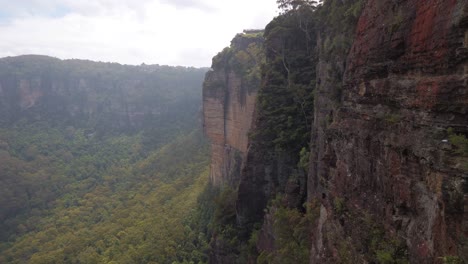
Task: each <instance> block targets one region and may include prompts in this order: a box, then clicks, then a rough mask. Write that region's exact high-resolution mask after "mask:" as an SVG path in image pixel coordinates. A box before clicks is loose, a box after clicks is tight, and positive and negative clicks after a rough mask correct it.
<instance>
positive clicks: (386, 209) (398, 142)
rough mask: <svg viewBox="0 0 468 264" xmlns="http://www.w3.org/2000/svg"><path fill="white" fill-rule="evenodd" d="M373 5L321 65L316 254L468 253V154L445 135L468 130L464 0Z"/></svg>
mask: <svg viewBox="0 0 468 264" xmlns="http://www.w3.org/2000/svg"><path fill="white" fill-rule="evenodd" d="M366 2H367V3H365V5H364V9H363V11H362V14H361V16H360V18H359V21H358V23H357V28H356V31H355V34H351V35H350V39H351V40H352V41H353V43H354V44H353V45H352V47H351V49H350V50H349V54H348V55H347V58H346V57H340V56H338V57H335V58H325V57H322V58H321V62H320V63H319V65H318V79H319V80H321V82H320V83H319V86H318V92H317V95H318V96H317V97H316V99H315V123H314V128H313V131H312V134H313V135H312V143H313V147H312V150H313V155H312V160H311V164H310V168H311V169H310V174H309V199H313V198H317V199H319V200H321V201H322V209H321V213H320V217H319V221H317V224H316V229H315V230H314V232H313V233H314V235H313V236H314V244H313V247H312V250H311V252H312V254H311V263H339V262H344V261H348V260H351V261H358V262H362V261H378V262H380V263H396V261H403V260H404V259H409V261H410V262H411V263H448V262H445V261H447V260H452V261H460V263H461V261H465V262H466V261H468V256H467V255H466V254H467V252H468V248H467V238H468V233H467V231H468V229H467V228H468V226H467V220H466V219H468V218H467V210H466V208H467V203H468V199H467V186H468V185H467V171H466V169H464V168H463V163H466V162H467V159H466V158H460V157H457V155H455V154H454V153H455V152H454V148H456V146H455V145H453V144H451V142H450V140H448V138H449V137H450V133H453V132H451V131H452V130H451V129H449V128H453V130H454V131H455V133H457V134H459V135H467V134H468V120H467V118H466V117H467V110H468V88H467V87H468V86H467V80H468V79H467V78H468V77H467V76H468V75H467V69H468V61H467V60H468V56H467V41H468V39H467V34H468V31H467V28H468V2H467V1H465V0H458V1H455V0H451V1H436V0H430V1H418V0H410V1H390V0H386V1H373V0H370V1H366ZM331 34H335V35H338V34H342V33H336V32H331ZM326 48H327V47H325V46H324V45H323V43H322V51H321V54H322V55H323V54H324V50H325V49H326ZM337 84H339V86H340V87H341V91H340V96H339V98H333V95H332V94H333V90H334V89H336V85H337ZM377 241H379V244H376V242H377ZM385 261H387V262H385ZM388 261H390V262H388ZM457 263H458V262H457Z"/></svg>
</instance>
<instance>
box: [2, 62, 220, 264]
mask: <svg viewBox="0 0 468 264" xmlns="http://www.w3.org/2000/svg"><path fill="white" fill-rule="evenodd" d="M205 72H206V69H195V68H185V67H169V66H159V65H141V66H123V65H120V64H112V63H97V62H91V61H82V60H66V61H61V60H58V59H55V58H50V57H44V56H20V57H13V58H10V57H9V58H4V59H0V110H1V111H0V160H1V162H0V263H204V262H206V261H207V256H206V248H207V238H206V228H207V223H208V221H209V215H210V213H209V210H211V209H210V208H213V205H212V204H211V202H209V199H208V196H207V195H210V194H209V186H208V185H207V184H208V170H209V155H208V147H207V144H206V142H205V140H204V139H203V136H202V133H201V125H200V109H201V89H200V87H201V84H202V80H203V77H204V74H205ZM201 194H204V196H201V198H199V197H200V195H201ZM203 197H205V200H203Z"/></svg>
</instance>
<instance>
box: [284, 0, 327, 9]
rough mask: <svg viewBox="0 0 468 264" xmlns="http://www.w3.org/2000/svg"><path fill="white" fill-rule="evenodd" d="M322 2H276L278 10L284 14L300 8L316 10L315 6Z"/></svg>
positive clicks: (308, 0) (303, 0)
mask: <svg viewBox="0 0 468 264" xmlns="http://www.w3.org/2000/svg"><path fill="white" fill-rule="evenodd" d="M319 2H321V1H315V0H276V3H277V4H278V8H279V9H281V10H282V11H283V12H288V11H290V10H297V9H299V8H300V7H309V8H312V9H313V8H315V6H316V5H317V4H318V3H319Z"/></svg>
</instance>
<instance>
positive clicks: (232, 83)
mask: <svg viewBox="0 0 468 264" xmlns="http://www.w3.org/2000/svg"><path fill="white" fill-rule="evenodd" d="M262 42H263V40H262V37H261V36H259V37H255V36H253V37H248V35H247V34H239V35H237V36H236V38H234V39H233V41H232V44H231V47H230V48H227V49H226V50H224V51H223V52H222V53H220V54H219V55H218V56H217V58H215V60H216V59H218V60H219V62H216V61H214V62H213V69H212V70H211V71H209V72H208V73H207V74H206V78H205V83H204V87H203V117H204V118H203V126H204V130H205V133H206V135H207V136H208V138H209V139H210V142H211V171H210V178H211V182H212V183H213V184H214V185H215V186H223V185H225V184H227V185H229V186H231V187H234V186H235V185H236V183H237V182H238V180H239V175H240V169H241V166H242V162H243V160H244V158H245V153H247V145H248V132H249V130H250V127H251V124H252V117H253V112H254V109H255V101H256V95H257V92H256V90H257V89H258V86H259V83H258V80H256V81H255V80H254V81H253V82H252V81H250V80H249V79H248V78H247V76H246V74H245V73H246V72H252V71H254V70H255V68H256V67H258V63H257V61H256V59H257V57H258V56H257V55H258V54H253V51H252V50H253V49H255V48H256V49H260V46H261V45H262ZM244 55H247V56H248V57H247V58H244V57H241V56H244ZM249 56H250V57H249ZM243 59H245V60H243ZM240 63H242V65H241V67H237V68H236V66H237V64H240ZM244 68H245V69H244Z"/></svg>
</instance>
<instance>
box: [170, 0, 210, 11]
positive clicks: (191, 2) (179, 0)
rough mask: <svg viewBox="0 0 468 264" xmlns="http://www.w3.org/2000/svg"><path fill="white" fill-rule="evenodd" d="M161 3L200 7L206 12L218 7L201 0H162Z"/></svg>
mask: <svg viewBox="0 0 468 264" xmlns="http://www.w3.org/2000/svg"><path fill="white" fill-rule="evenodd" d="M161 3H164V4H168V5H172V6H174V7H176V8H179V9H188V8H193V9H199V10H202V11H206V12H212V11H215V10H216V8H215V7H214V6H212V5H210V4H208V3H205V2H203V1H200V0H161Z"/></svg>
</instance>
